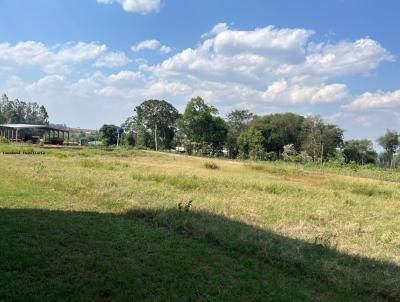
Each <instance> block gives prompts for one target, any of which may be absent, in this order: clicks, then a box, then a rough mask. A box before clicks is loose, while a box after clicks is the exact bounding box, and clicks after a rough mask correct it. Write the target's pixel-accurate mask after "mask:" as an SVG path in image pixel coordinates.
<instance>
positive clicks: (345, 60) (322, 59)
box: [278, 38, 394, 77]
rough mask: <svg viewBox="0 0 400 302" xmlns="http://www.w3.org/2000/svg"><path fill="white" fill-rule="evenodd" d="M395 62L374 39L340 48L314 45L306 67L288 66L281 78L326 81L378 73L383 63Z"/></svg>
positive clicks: (309, 52)
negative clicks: (353, 75) (331, 78)
mask: <svg viewBox="0 0 400 302" xmlns="http://www.w3.org/2000/svg"><path fill="white" fill-rule="evenodd" d="M393 60H394V58H393V56H392V55H391V54H390V53H389V52H388V51H387V50H386V49H385V48H383V47H382V46H381V45H380V44H379V43H378V42H376V41H374V40H372V39H370V38H365V39H359V40H357V41H354V42H350V41H341V42H339V43H337V44H326V43H320V44H313V43H311V44H310V45H309V47H308V49H307V55H306V57H305V61H304V62H303V63H302V64H285V65H283V66H281V67H280V68H279V69H278V74H282V75H291V76H293V75H299V74H308V75H314V76H325V77H332V76H345V75H351V74H362V73H367V72H369V71H371V70H374V69H375V68H377V67H378V66H379V64H380V63H381V62H383V61H393Z"/></svg>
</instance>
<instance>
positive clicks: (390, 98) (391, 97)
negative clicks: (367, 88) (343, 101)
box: [343, 90, 400, 110]
mask: <svg viewBox="0 0 400 302" xmlns="http://www.w3.org/2000/svg"><path fill="white" fill-rule="evenodd" d="M343 107H344V108H346V109H349V110H365V109H389V108H400V90H395V91H387V92H384V91H377V92H365V93H363V94H362V95H360V96H358V97H356V98H354V100H353V101H352V102H351V103H350V104H347V105H344V106H343Z"/></svg>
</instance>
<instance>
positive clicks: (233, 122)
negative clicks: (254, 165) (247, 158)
mask: <svg viewBox="0 0 400 302" xmlns="http://www.w3.org/2000/svg"><path fill="white" fill-rule="evenodd" d="M252 118H253V113H251V112H250V111H249V110H234V111H232V112H230V113H229V114H228V118H227V125H228V136H227V139H226V147H227V149H228V152H229V156H230V157H231V158H235V157H236V156H237V155H238V153H239V147H238V143H237V140H238V137H239V134H240V132H242V131H243V130H244V129H245V128H246V126H247V125H248V124H249V123H250V121H251V119H252Z"/></svg>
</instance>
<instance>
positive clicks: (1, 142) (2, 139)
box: [0, 136, 10, 144]
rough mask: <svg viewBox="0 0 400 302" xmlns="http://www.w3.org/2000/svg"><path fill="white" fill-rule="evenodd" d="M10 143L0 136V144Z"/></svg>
mask: <svg viewBox="0 0 400 302" xmlns="http://www.w3.org/2000/svg"><path fill="white" fill-rule="evenodd" d="M8 143H10V141H9V140H8V139H7V138H5V137H4V136H0V144H8Z"/></svg>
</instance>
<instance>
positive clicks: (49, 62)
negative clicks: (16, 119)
mask: <svg viewBox="0 0 400 302" xmlns="http://www.w3.org/2000/svg"><path fill="white" fill-rule="evenodd" d="M106 50H107V46H106V45H104V44H98V43H94V42H92V43H85V42H78V43H73V42H68V43H65V44H63V45H56V46H53V47H48V46H46V45H44V44H43V43H41V42H35V41H26V42H18V43H17V44H15V45H11V44H9V43H1V44H0V63H1V64H4V65H8V66H12V65H17V66H25V67H26V66H39V67H41V68H43V70H44V71H45V72H49V73H57V72H59V71H66V70H68V66H69V65H70V64H78V63H82V62H84V61H88V60H94V59H96V58H97V57H99V56H100V55H102V54H105V53H106Z"/></svg>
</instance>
